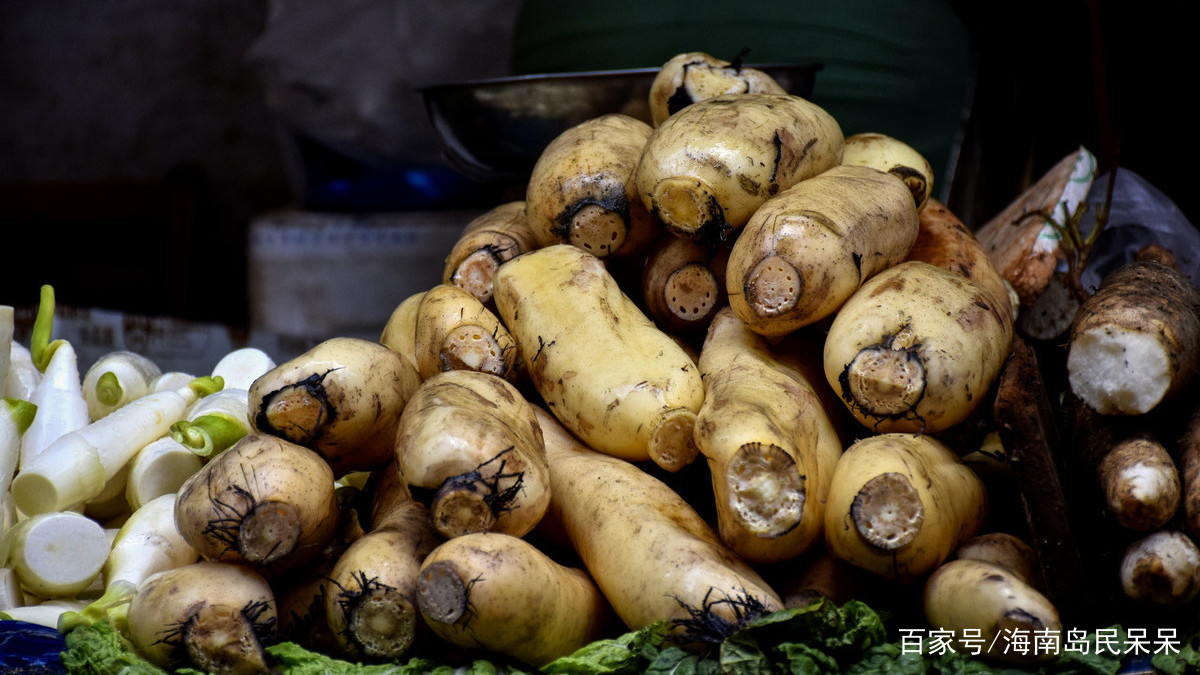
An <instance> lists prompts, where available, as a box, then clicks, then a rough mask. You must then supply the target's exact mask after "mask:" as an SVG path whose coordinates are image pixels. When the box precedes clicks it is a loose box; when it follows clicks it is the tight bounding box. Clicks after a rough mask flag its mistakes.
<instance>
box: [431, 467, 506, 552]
mask: <svg viewBox="0 0 1200 675" xmlns="http://www.w3.org/2000/svg"><path fill="white" fill-rule="evenodd" d="M476 485H477V483H474V482H465V481H464V482H456V481H454V480H453V479H451V480H448V481H446V483H445V484H444V485H443V486H442V487H441V489H439V490H438V491H437V493H436V494H435V495H434V497H433V502H432V504H431V505H430V517H431V519H432V521H433V527H434V529H435V530H437V531H438V533H439V534H441V535H442V536H443V537H445V538H447V539H452V538H454V537H459V536H462V535H464V534H470V533H472V532H489V531H491V529H492V528H493V527H494V526H495V524H496V514H495V513H493V511H492V506H491V504H489V503H488V501H487V499H486V497H485V495H484V494H483V491H482V490H480V489H478V488H477V487H476Z"/></svg>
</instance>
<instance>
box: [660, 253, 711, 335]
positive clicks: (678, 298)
mask: <svg viewBox="0 0 1200 675" xmlns="http://www.w3.org/2000/svg"><path fill="white" fill-rule="evenodd" d="M720 292H721V289H720V286H719V285H718V284H717V278H716V277H715V276H714V275H713V273H712V270H710V269H708V267H707V266H705V265H702V264H700V263H688V264H687V265H684V266H682V267H680V268H679V269H677V270H675V271H674V272H672V273H671V274H670V276H668V277H667V281H666V283H665V284H664V285H663V299H664V300H665V301H666V305H667V309H668V310H670V312H671V314H672V315H674V316H675V317H676V318H678V319H680V320H682V321H703V320H705V319H707V318H709V316H710V315H711V314H712V313H713V311H715V310H716V309H717V302H718V300H719V298H720Z"/></svg>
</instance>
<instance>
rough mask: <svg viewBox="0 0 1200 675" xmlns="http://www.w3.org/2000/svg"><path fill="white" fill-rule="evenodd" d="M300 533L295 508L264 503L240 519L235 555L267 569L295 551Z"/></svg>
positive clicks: (287, 504) (281, 503)
mask: <svg viewBox="0 0 1200 675" xmlns="http://www.w3.org/2000/svg"><path fill="white" fill-rule="evenodd" d="M300 530H301V525H300V513H299V511H297V509H296V506H295V505H294V504H289V503H287V502H273V501H268V502H263V503H262V504H259V505H258V506H256V507H254V509H253V510H252V511H250V513H248V514H246V517H245V518H243V519H242V522H241V525H240V526H239V527H238V535H237V536H238V552H239V553H240V554H241V555H242V557H243V558H245V559H246V560H247V561H249V562H251V563H254V564H257V565H268V564H270V563H273V562H275V561H276V560H279V559H280V558H282V557H284V556H286V555H288V554H289V553H291V552H292V551H295V550H296V546H297V545H298V544H299V542H300Z"/></svg>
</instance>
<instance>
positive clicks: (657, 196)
mask: <svg viewBox="0 0 1200 675" xmlns="http://www.w3.org/2000/svg"><path fill="white" fill-rule="evenodd" d="M652 200H653V204H654V213H655V215H657V216H658V218H659V220H661V221H662V222H663V224H664V225H665V226H666V227H667V229H669V230H671V231H672V232H674V233H675V234H677V235H679V236H681V237H688V238H696V237H699V236H701V234H702V233H703V231H704V229H705V227H706V226H707V225H709V224H710V223H716V222H718V221H721V220H723V217H722V216H720V215H719V214H720V207H719V206H718V202H717V198H716V196H715V195H714V194H713V192H712V189H711V188H710V187H709V186H708V184H707V183H705V182H704V181H702V180H700V179H698V178H690V177H684V176H681V177H677V178H665V179H663V180H661V181H659V182H658V184H657V185H655V186H654V193H653V196H652Z"/></svg>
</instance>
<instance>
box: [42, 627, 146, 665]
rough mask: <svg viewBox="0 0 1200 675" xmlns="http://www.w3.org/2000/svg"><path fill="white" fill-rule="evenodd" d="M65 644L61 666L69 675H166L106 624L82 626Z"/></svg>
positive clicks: (73, 632)
mask: <svg viewBox="0 0 1200 675" xmlns="http://www.w3.org/2000/svg"><path fill="white" fill-rule="evenodd" d="M65 640H66V645H67V651H65V652H63V653H62V663H63V667H64V668H66V670H67V673H69V675H166V671H164V670H162V669H161V668H158V667H157V666H155V665H154V664H152V663H150V662H149V661H147V660H145V659H143V658H142V657H141V656H138V655H137V654H135V653H134V652H133V651H132V650H130V649H129V648H128V647H127V646H126V644H125V642H124V641H123V640H122V639H121V636H120V635H119V634H118V633H117V632H116V631H115V630H113V628H112V626H110V625H109V624H108V622H106V621H99V622H96V623H93V624H91V625H87V626H80V627H79V628H76V629H74V630H72V631H71V632H69V633H67V634H66V638H65Z"/></svg>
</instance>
